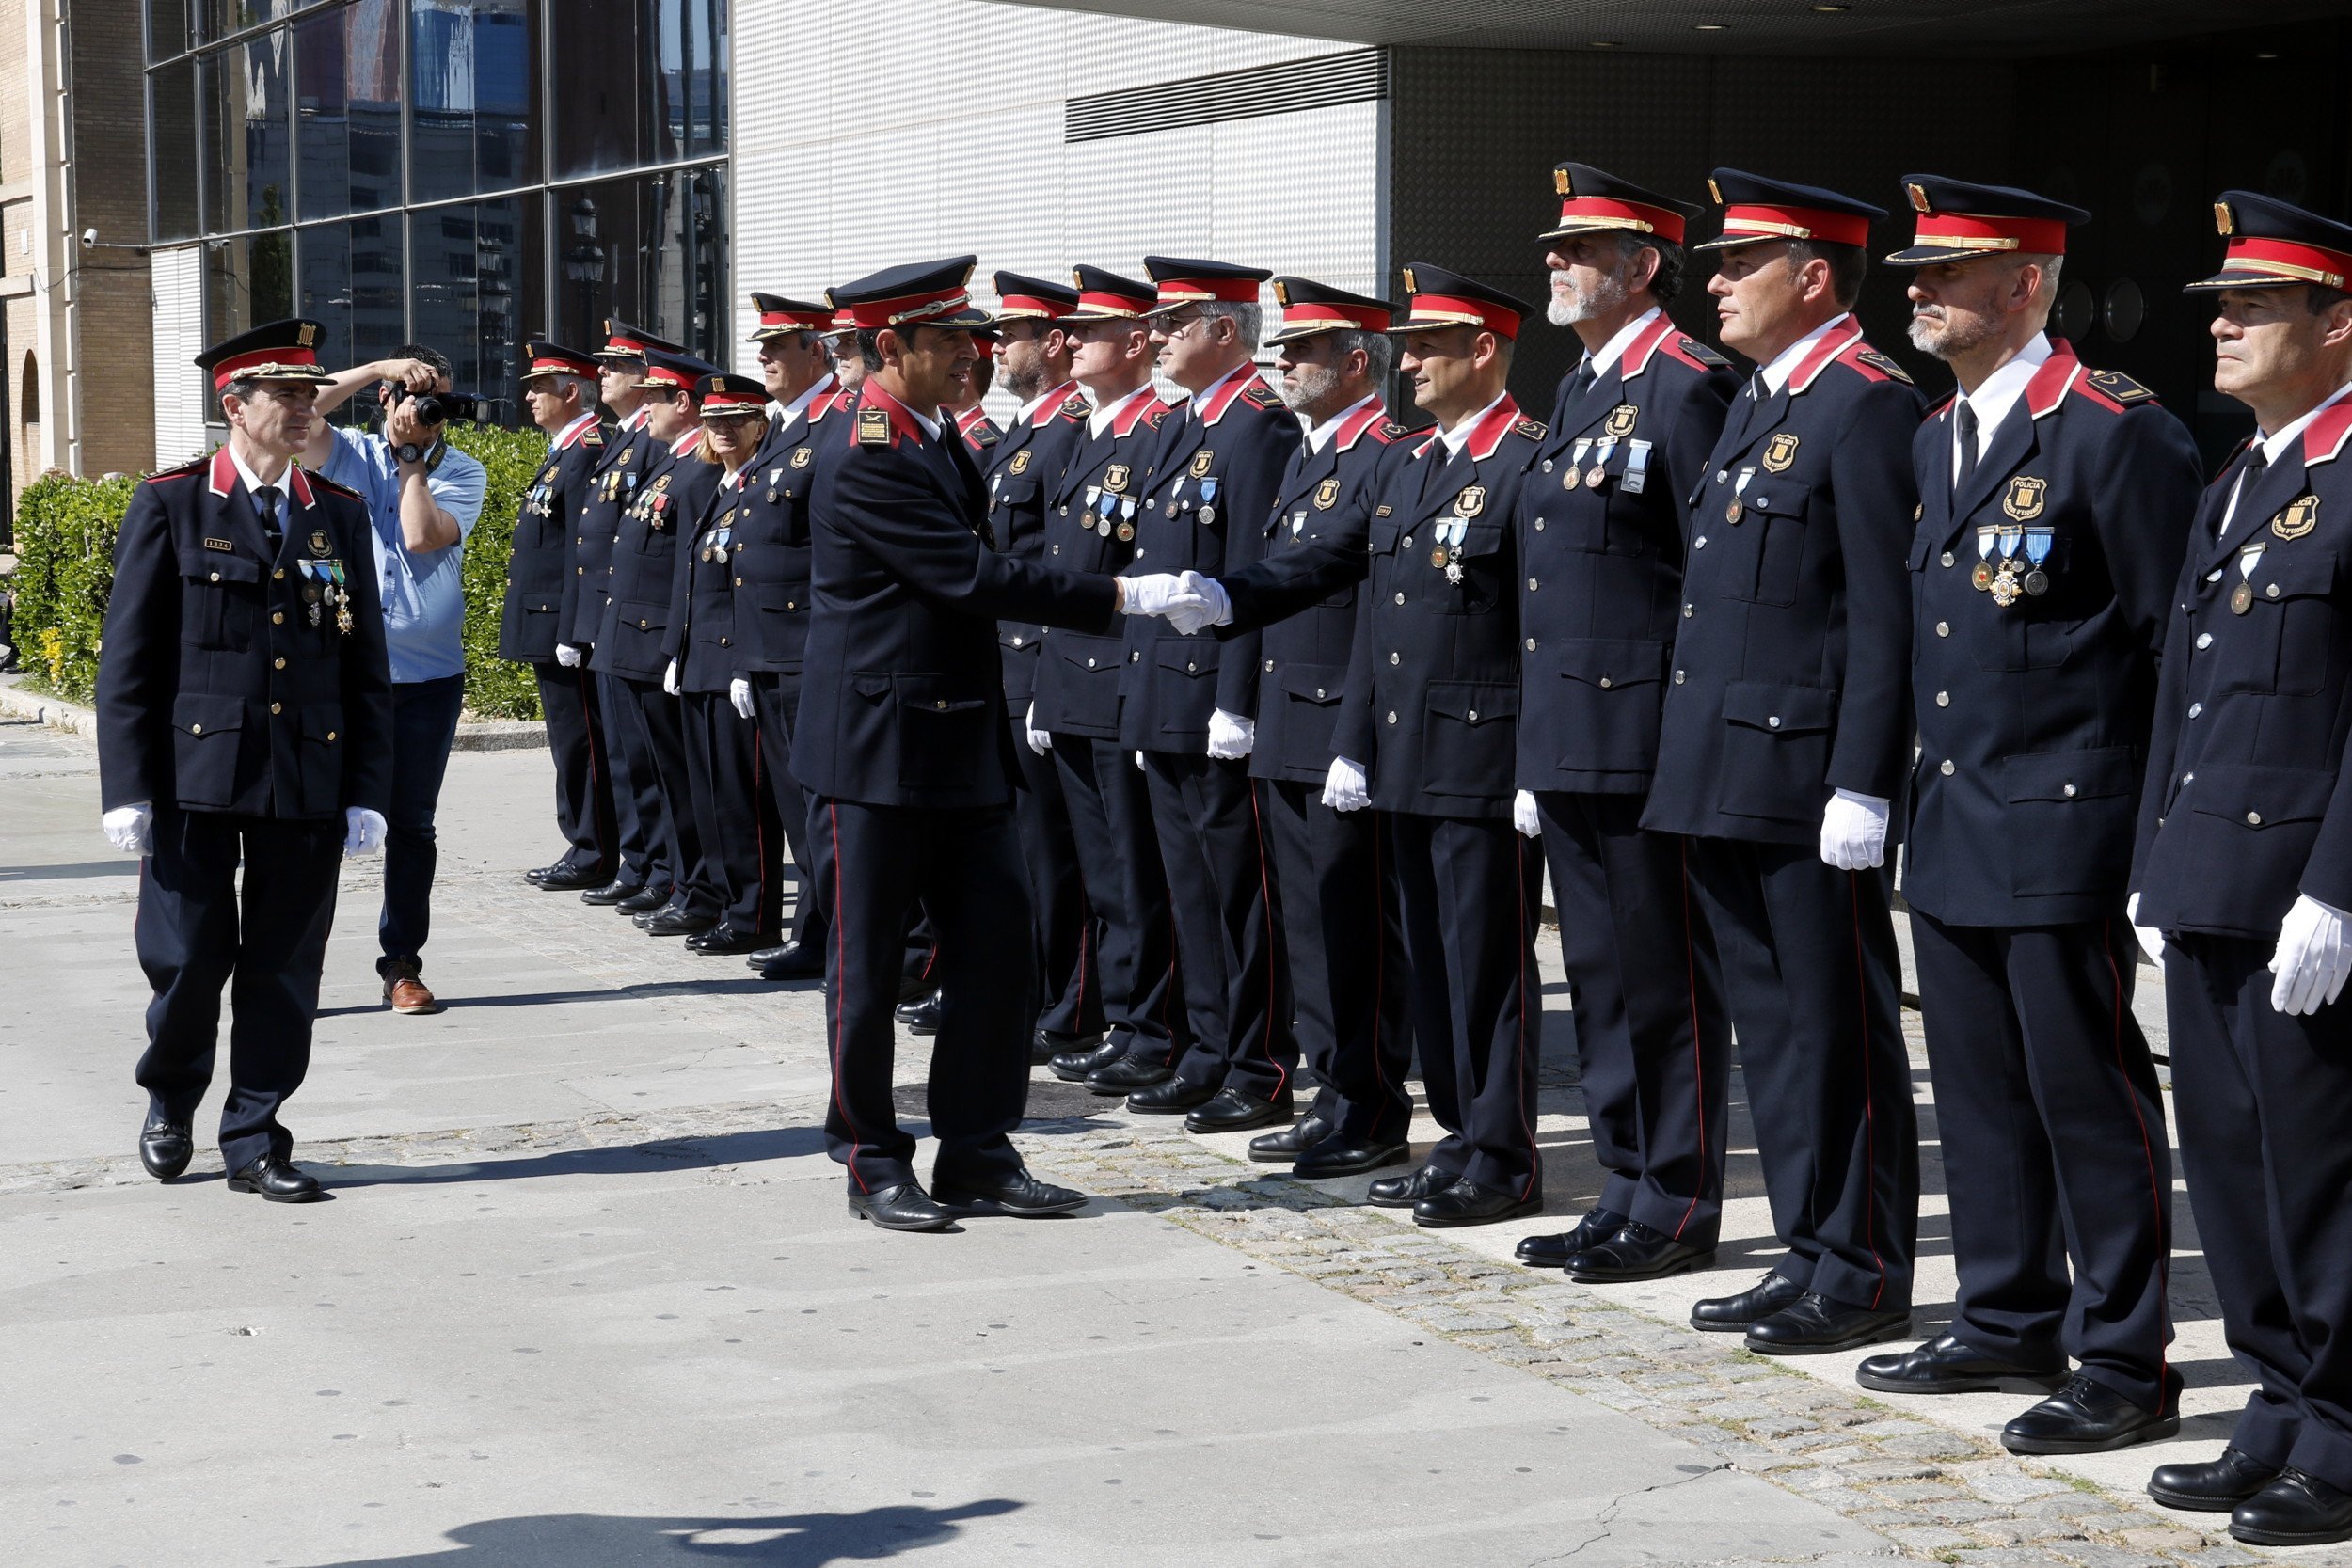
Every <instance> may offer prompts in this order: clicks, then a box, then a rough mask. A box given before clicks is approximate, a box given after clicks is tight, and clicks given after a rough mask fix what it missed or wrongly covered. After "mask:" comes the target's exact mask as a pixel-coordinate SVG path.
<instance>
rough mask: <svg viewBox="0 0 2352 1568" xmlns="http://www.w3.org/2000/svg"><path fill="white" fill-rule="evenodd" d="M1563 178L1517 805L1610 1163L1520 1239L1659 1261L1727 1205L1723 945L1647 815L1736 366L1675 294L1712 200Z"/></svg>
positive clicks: (1607, 1264) (1653, 1264) (1696, 1255)
mask: <svg viewBox="0 0 2352 1568" xmlns="http://www.w3.org/2000/svg"><path fill="white" fill-rule="evenodd" d="M1552 178H1553V185H1554V187H1555V189H1556V190H1557V191H1558V193H1559V196H1560V222H1559V224H1558V225H1557V226H1556V227H1554V228H1553V229H1550V230H1547V231H1546V232H1545V233H1544V234H1543V235H1542V238H1543V240H1544V241H1545V242H1546V244H1547V245H1548V246H1549V250H1548V252H1547V256H1546V260H1547V261H1548V262H1549V265H1550V267H1551V290H1552V298H1551V304H1550V309H1549V317H1550V319H1551V321H1552V322H1553V324H1554V325H1562V326H1568V327H1572V328H1573V329H1574V330H1575V332H1576V334H1577V336H1578V338H1579V339H1580V340H1581V341H1582V342H1583V344H1584V349H1585V353H1584V357H1583V358H1582V360H1581V361H1580V362H1579V364H1578V365H1577V367H1576V369H1575V370H1574V371H1573V372H1570V374H1569V375H1568V376H1567V377H1566V378H1565V380H1564V381H1562V383H1561V385H1560V389H1559V393H1558V396H1557V399H1556V401H1555V402H1554V404H1553V405H1552V416H1551V423H1550V428H1549V433H1548V434H1547V435H1546V436H1545V437H1544V441H1543V450H1542V451H1540V452H1538V453H1537V454H1536V465H1535V471H1534V473H1531V474H1530V475H1529V476H1528V479H1527V483H1526V485H1525V486H1524V487H1523V488H1522V489H1521V490H1520V492H1519V513H1518V515H1517V516H1516V517H1515V519H1514V526H1515V527H1516V529H1517V531H1518V547H1519V548H1520V549H1521V550H1522V551H1523V552H1524V553H1525V555H1526V557H1527V571H1526V572H1525V574H1523V576H1524V578H1525V581H1524V583H1523V590H1524V591H1523V593H1522V594H1521V595H1520V600H1519V613H1520V616H1521V617H1522V618H1523V619H1524V620H1525V622H1526V623H1527V624H1526V626H1524V628H1522V641H1523V642H1524V644H1525V646H1524V647H1523V648H1522V650H1521V654H1522V658H1523V660H1524V667H1525V670H1526V681H1525V694H1524V699H1523V700H1524V707H1525V711H1524V713H1523V715H1522V717H1521V720H1520V726H1519V751H1518V795H1517V798H1516V799H1515V800H1514V801H1513V804H1512V815H1513V819H1514V821H1516V822H1517V823H1518V828H1519V831H1520V832H1524V833H1528V834H1530V835H1531V836H1532V835H1534V834H1536V833H1538V832H1540V833H1541V835H1542V839H1543V847H1544V853H1545V855H1546V857H1547V858H1548V859H1549V862H1550V865H1551V884H1552V897H1553V899H1554V900H1555V902H1556V904H1557V907H1558V908H1559V910H1560V911H1561V921H1560V952H1561V958H1562V960H1563V962H1564V964H1565V968H1566V971H1567V978H1568V990H1569V994H1570V996H1571V998H1572V1000H1573V1003H1574V1009H1573V1012H1574V1018H1573V1022H1574V1023H1575V1026H1576V1051H1577V1059H1578V1062H1579V1064H1580V1068H1581V1084H1582V1086H1583V1092H1584V1109H1585V1117H1586V1120H1587V1123H1588V1125H1589V1127H1590V1129H1591V1132H1592V1138H1593V1151H1594V1154H1595V1157H1596V1158H1597V1160H1598V1161H1599V1162H1600V1166H1601V1169H1602V1170H1603V1171H1604V1172H1606V1173H1607V1174H1606V1176H1605V1177H1604V1179H1603V1181H1602V1185H1601V1191H1600V1200H1599V1202H1598V1203H1597V1205H1596V1206H1595V1207H1594V1208H1593V1210H1592V1211H1591V1212H1589V1213H1587V1214H1585V1215H1584V1217H1583V1218H1582V1219H1581V1220H1580V1221H1579V1222H1578V1223H1577V1225H1576V1226H1575V1227H1574V1228H1572V1229H1570V1230H1569V1231H1567V1232H1566V1233H1565V1235H1551V1236H1530V1237H1527V1238H1525V1239H1524V1240H1522V1241H1521V1242H1520V1243H1519V1246H1518V1257H1519V1259H1521V1260H1522V1261H1523V1262H1527V1263H1530V1264H1534V1265H1535V1266H1538V1267H1550V1268H1557V1267H1560V1266H1561V1265H1563V1264H1564V1263H1566V1262H1567V1261H1568V1260H1570V1259H1581V1260H1582V1261H1581V1264H1580V1266H1581V1267H1583V1268H1587V1269H1589V1270H1590V1272H1591V1273H1592V1275H1593V1276H1594V1277H1596V1278H1619V1279H1622V1278H1644V1277H1649V1276H1651V1275H1663V1274H1671V1273H1674V1272H1676V1271H1677V1270H1679V1269H1683V1268H1689V1267H1693V1266H1698V1265H1700V1264H1703V1263H1704V1262H1705V1261H1706V1260H1707V1259H1708V1257H1709V1255H1710V1254H1711V1252H1712V1250H1713V1248H1714V1245H1715V1232H1716V1227H1717V1225H1718V1223H1719V1219H1720V1211H1721V1207H1722V1196H1723V1194H1722V1187H1723V1147H1724V1129H1723V1127H1722V1125H1721V1123H1720V1120H1716V1121H1714V1122H1712V1123H1710V1120H1709V1116H1710V1107H1709V1106H1708V1101H1707V1098H1706V1095H1705V1087H1704V1086H1705V1085H1707V1084H1708V1083H1710V1082H1719V1081H1720V1080H1721V1079H1722V1077H1723V1073H1724V1060H1725V1055H1724V1053H1725V1051H1726V1049H1727V1047H1728V1044H1729V1040H1728V1036H1729V1029H1728V1027H1727V1025H1726V1022H1725V1020H1724V1010H1723V1003H1722V997H1721V991H1720V988H1719V985H1718V982H1717V979H1716V974H1715V968H1714V955H1713V950H1712V948H1711V947H1709V946H1708V943H1707V941H1706V937H1705V934H1704V932H1703V930H1702V929H1701V928H1700V925H1699V923H1698V922H1697V921H1696V920H1694V919H1693V918H1692V910H1693V909H1694V908H1695V904H1694V901H1693V899H1692V897H1691V896H1689V895H1688V893H1687V871H1686V854H1685V849H1684V846H1683V844H1682V842H1681V840H1680V839H1678V838H1677V837H1676V836H1675V835H1672V834H1666V833H1657V832H1648V831H1645V829H1643V828H1642V826H1641V816H1642V804H1643V797H1644V794H1645V791H1646V790H1647V789H1648V788H1649V784H1650V779H1651V774H1652V769H1653V768H1655V767H1656V765H1657V761H1658V720H1659V712H1660V707H1661V703H1662V701H1663V697H1664V693H1665V689H1666V685H1665V682H1666V673H1667V656H1668V654H1669V652H1670V651H1671V649H1672V646H1673V642H1674V632H1675V626H1676V621H1677V610H1679V609H1680V607H1681V604H1682V594H1681V578H1682V564H1683V554H1684V545H1683V531H1682V503H1683V498H1684V497H1685V496H1687V495H1689V494H1690V490H1691V486H1692V484H1693V483H1696V481H1697V478H1698V476H1699V474H1700V472H1701V471H1702V467H1703V465H1704V464H1705V463H1706V460H1707V454H1708V451H1711V450H1712V449H1713V447H1714V444H1715V438H1716V436H1717V435H1718V434H1719V433H1720V431H1721V429H1722V424H1723V417H1724V404H1725V402H1726V401H1727V400H1728V399H1729V397H1730V396H1731V394H1732V392H1733V391H1734V390H1735V389H1736V388H1737V386H1738V383H1737V381H1736V380H1735V379H1734V378H1733V376H1732V374H1731V372H1730V369H1729V367H1728V366H1727V365H1726V364H1725V363H1724V360H1723V358H1722V356H1719V355H1717V354H1716V353H1715V352H1714V351H1713V350H1711V349H1708V348H1707V347H1706V346H1705V345H1703V344H1701V343H1699V342H1698V341H1695V340H1693V339H1691V338H1688V337H1685V336H1684V335H1683V333H1682V332H1681V330H1680V329H1679V328H1678V327H1677V326H1676V325H1675V324H1674V322H1673V320H1672V319H1671V318H1670V317H1668V316H1667V314H1666V310H1665V308H1666V306H1667V305H1668V304H1669V303H1671V302H1672V300H1673V299H1674V297H1675V295H1676V294H1677V293H1678V292H1679V291H1680V288H1681V280H1682V272H1683V266H1684V253H1683V249H1682V242H1683V237H1684V233H1685V229H1686V226H1687V224H1688V223H1689V221H1690V219H1691V217H1692V216H1693V215H1694V214H1696V213H1697V211H1698V209H1697V208H1695V207H1692V206H1689V205H1686V204H1685V203H1682V202H1679V201H1676V200H1674V199H1672V198H1667V197H1663V196H1660V195H1658V194H1657V193H1655V192H1653V191H1649V190H1645V189H1644V188H1643V187H1641V186H1639V185H1635V184H1632V183H1630V182H1627V181H1624V180H1620V179H1618V178H1617V177H1616V176H1614V175H1612V174H1607V173H1604V172H1603V171H1601V170H1599V169H1597V168H1591V167H1588V166H1585V165H1582V164H1573V163H1571V164H1562V165H1560V166H1558V167H1557V168H1556V169H1554V170H1553V177H1552ZM1711 1114H1712V1115H1713V1116H1714V1117H1720V1115H1721V1112H1720V1110H1719V1109H1716V1110H1713V1111H1712V1113H1711ZM1620 1236H1622V1240H1619V1238H1620ZM1602 1243H1613V1246H1612V1247H1611V1248H1610V1250H1608V1251H1606V1252H1600V1253H1594V1252H1593V1250H1592V1249H1596V1248H1598V1247H1600V1246H1601V1245H1602Z"/></svg>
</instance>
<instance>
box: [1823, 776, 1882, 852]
mask: <svg viewBox="0 0 2352 1568" xmlns="http://www.w3.org/2000/svg"><path fill="white" fill-rule="evenodd" d="M1887 807H1888V802H1887V801H1886V800H1882V799H1881V798H1880V797H1878V796H1876V795H1856V794H1855V793H1854V792H1853V791H1852V790H1851V789H1841V790H1839V791H1837V792H1836V794H1835V795H1832V796H1831V797H1830V798H1829V804H1828V805H1827V806H1825V807H1823V808H1822V811H1821V862H1822V863H1823V864H1825V865H1834V866H1836V868H1837V869H1838V870H1840V871H1867V870H1869V869H1870V868H1872V867H1873V866H1880V865H1884V864H1885V863H1886V814H1887Z"/></svg>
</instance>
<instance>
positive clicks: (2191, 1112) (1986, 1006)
mask: <svg viewBox="0 0 2352 1568" xmlns="http://www.w3.org/2000/svg"><path fill="white" fill-rule="evenodd" d="M1911 940H1912V952H1913V956H1914V958H1915V959H1916V961H1917V963H1918V966H1919V994H1920V995H1921V996H1922V997H1924V998H1926V999H1927V1001H1928V1006H1927V1007H1926V1008H1925V1009H1924V1010H1923V1012H1922V1015H1921V1016H1922V1017H1923V1018H1924V1020H1925V1021H1926V1023H1927V1036H1928V1061H1929V1065H1930V1068H1931V1070H1932V1071H1933V1073H1934V1078H1935V1119H1936V1133H1937V1141H1938V1142H1939V1143H1941V1144H1942V1146H1943V1149H1944V1184H1945V1189H1946V1190H1947V1192H1950V1193H1951V1194H1952V1195H1954V1200H1953V1203H1952V1253H1953V1257H1954V1259H1955V1260H1956V1261H1957V1262H1958V1263H1959V1264H1960V1309H1959V1311H1958V1312H1957V1313H1955V1314H1954V1316H1953V1319H1952V1329H1951V1331H1952V1333H1953V1335H1954V1336H1956V1337H1957V1338H1960V1339H1962V1340H1963V1341H1964V1342H1966V1343H1967V1344H1969V1345H1972V1346H1974V1347H1975V1348H1976V1349H1978V1350H1980V1351H1983V1352H1986V1353H1987V1354H1993V1355H1999V1356H2005V1357H2010V1358H2012V1359H2016V1360H2045V1359H2049V1358H2052V1357H2054V1356H2055V1354H2057V1353H2058V1352H2059V1351H2061V1350H2062V1351H2063V1352H2064V1353H2065V1354H2068V1355H2071V1356H2074V1358H2076V1359H2077V1360H2079V1361H2080V1362H2081V1363H2082V1370H2083V1371H2084V1372H2085V1373H2087V1374H2089V1375H2090V1377H2092V1378H2094V1379H2096V1380H2097V1381H2098V1382H2099V1383H2101V1384H2104V1385H2105V1386H2107V1387H2109V1388H2111V1389H2113V1390H2114V1391H2116V1392H2117V1393H2119V1394H2122V1395H2123V1396H2124V1397H2125V1398H2127V1399H2129V1400H2131V1401H2132V1402H2134V1403H2136V1404H2138V1405H2139V1406H2141V1407H2142V1408H2143V1409H2150V1410H2153V1409H2154V1408H2156V1407H2157V1405H2158V1404H2159V1403H2160V1402H2162V1401H2163V1400H2167V1399H2169V1398H2170V1389H2169V1388H2168V1387H2167V1386H2166V1385H2167V1384H2169V1385H2171V1386H2173V1387H2177V1386H2178V1384H2179V1374H2177V1373H2175V1372H2171V1371H2169V1370H2167V1369H2166V1366H2165V1348H2166V1344H2167V1342H2168V1341H2169V1339H2170V1338H2171V1329H2170V1326H2169V1323H2168V1321H2167V1319H2166V1315H2165V1275H2166V1269H2167V1260H2168V1259H2169V1258H2170V1256H2171V1247H2172V1225H2171V1207H2170V1204H2169V1201H2168V1199H2169V1195H2170V1193H2171V1191H2172V1161H2171V1155H2170V1152H2169V1148H2168V1146H2167V1144H2166V1141H2165V1132H2164V1101H2163V1099H2162V1096H2161V1095H2160V1093H2159V1091H2158V1089H2157V1085H2156V1069H2155V1065H2154V1063H2153V1061H2152V1060H2151V1059H2150V1057H2149V1054H2148V1042H2147V1040H2146V1038H2145V1037H2143V1036H2142V1035H2141V1034H2140V1032H2139V1023H2138V1021H2137V1020H2136V1019H2135V1018H2133V1016H2132V979H2133V975H2132V965H2133V963H2134V961H2135V955H2136V954H2137V944H2136V943H2135V942H2134V939H2133V937H2132V932H2131V927H2129V926H2128V925H2127V924H2126V923H2125V921H2124V918H2123V911H2122V908H2121V907H2120V900H2119V907H2118V909H2117V910H2116V911H2115V914H2114V916H2113V918H2112V919H2109V920H2105V921H2090V922H2084V923H2079V924H2075V925H2068V926H2046V927H1984V926H1954V925H1947V924H1945V923H1944V922H1942V921H1939V920H1936V919H1934V918H1933V917H1931V916H1930V915H1926V914H1923V913H1921V912H1920V911H1917V910H1913V911H1911ZM2269 958H2270V955H2269V952H2268V951H2267V950H2266V949H2265V952H2264V953H2263V955H2262V958H2261V959H2260V960H2258V963H2257V967H2259V966H2260V964H2262V963H2267V962H2268V961H2269ZM2189 983H2190V984H2192V985H2193V984H2194V983H2195V982H2194V981H2193V980H2192V981H2190V982H2189ZM2170 989H2171V988H2170V987H2169V986H2168V987H2167V995H2168V998H2169V994H2170ZM2261 989H2262V993H2263V1003H2262V1005H2263V1006H2264V1008H2265V1009H2267V1008H2268V1007H2269V1005H2270V1002H2269V983H2268V977H2267V976H2266V975H2265V976H2264V977H2263V982H2262V987H2261ZM2175 1029H2176V1031H2177V1029H2178V1025H2177V1024H2176V1025H2175ZM2173 1052H2174V1056H2175V1060H2176V1061H2177V1060H2178V1059H2179V1056H2180V1053H2181V1046H2180V1045H2179V1044H2178V1043H2175V1045H2174V1047H2173ZM2175 1074H2176V1077H2175V1082H2174V1085H2173V1094H2174V1100H2175V1102H2176V1103H2177V1104H2178V1105H2179V1107H2180V1113H2181V1117H2182V1120H2183V1123H2184V1125H2185V1124H2186V1123H2187V1122H2188V1121H2189V1119H2190V1118H2191V1117H2195V1116H2202V1115H2203V1114H2204V1113H2205V1110H2206V1107H2204V1106H2203V1105H2201V1104H2200V1103H2198V1095H2197V1094H2196V1093H2195V1092H2194V1091H2193V1090H2192V1089H2191V1087H2190V1086H2189V1085H2188V1084H2187V1083H2186V1082H2185V1081H2184V1080H2183V1079H2182V1077H2181V1074H2180V1069H2178V1068H2176V1069H2175ZM2312 1109H2313V1111H2314V1113H2317V1112H2318V1111H2320V1110H2321V1107H2317V1106H2314V1107H2312ZM2225 1119H2226V1118H2225ZM2247 1125H2248V1124H2243V1123H2241V1124H2237V1131H2236V1132H2235V1133H2233V1138H2234V1137H2239V1136H2243V1135H2244V1132H2245V1127H2246V1126H2247ZM2249 1143H2250V1140H2249ZM2246 1157H2247V1158H2248V1159H2249V1160H2251V1161H2253V1162H2255V1164H2260V1161H2261V1155H2260V1154H2259V1153H2258V1152H2257V1151H2255V1150H2254V1149H2252V1148H2250V1147H2249V1149H2248V1150H2247V1156H2246ZM2254 1191H2256V1192H2259V1191H2260V1186H2259V1179H2258V1180H2257V1186H2256V1187H2255V1189H2254ZM1962 1196H1965V1198H1966V1201H1965V1202H1963V1201H1961V1198H1962ZM2255 1201H2256V1203H2257V1205H2258V1206H2259V1202H2260V1200H2259V1199H2256V1200H2255ZM2198 1233H2199V1235H2200V1236H2201V1237H2203V1238H2204V1241H2205V1244H2206V1246H2207V1247H2208V1248H2209V1249H2211V1248H2214V1247H2216V1246H2221V1247H2228V1246H2230V1245H2232V1244H2233V1241H2232V1240H2231V1239H2230V1238H2227V1237H2223V1236H2220V1235H2218V1234H2217V1229H2216V1228H2215V1227H2207V1226H2205V1225H2203V1224H2200V1225H2199V1227H2198ZM2258 1234H2259V1232H2258ZM2070 1240H2071V1241H2072V1242H2073V1243H2074V1249H2075V1252H2074V1263H2075V1275H2074V1282H2073V1284H2072V1286H2071V1287H2070V1285H2069V1284H2068V1280H2067V1250H2068V1243H2069V1241H2070ZM2256 1250H2257V1251H2259V1250H2260V1247H2259V1246H2257V1248H2256ZM2209 1256H2210V1257H2211V1258H2212V1261H2213V1265H2214V1267H2213V1273H2214V1278H2215V1279H2216V1281H2217V1282H2219V1281H2221V1280H2223V1279H2225V1278H2226V1277H2228V1275H2230V1274H2231V1272H2232V1270H2231V1267H2230V1265H2229V1263H2228V1260H2227V1259H2225V1258H2224V1257H2223V1256H2222V1255H2221V1254H2220V1253H2218V1252H2210V1253H2209ZM2340 1256H2341V1255H2340ZM2225 1288H2226V1287H2225Z"/></svg>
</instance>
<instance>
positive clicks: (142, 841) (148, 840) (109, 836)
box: [98, 800, 155, 855]
mask: <svg viewBox="0 0 2352 1568" xmlns="http://www.w3.org/2000/svg"><path fill="white" fill-rule="evenodd" d="M98 825H99V826H100V827H102V828H103V829H105V830H106V842H107V843H109V844H111V845H113V846H114V847H116V848H118V849H119V850H121V851H122V852H123V853H124V854H126V855H151V854H153V853H154V852H155V808H154V807H153V806H151V805H149V804H148V803H147V802H146V801H144V800H141V801H140V802H139V803H138V804H137V805H135V806H117V807H115V809H114V810H112V811H110V812H108V813H107V814H106V815H105V816H102V817H100V818H99V819H98Z"/></svg>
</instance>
